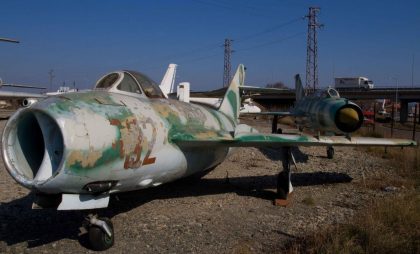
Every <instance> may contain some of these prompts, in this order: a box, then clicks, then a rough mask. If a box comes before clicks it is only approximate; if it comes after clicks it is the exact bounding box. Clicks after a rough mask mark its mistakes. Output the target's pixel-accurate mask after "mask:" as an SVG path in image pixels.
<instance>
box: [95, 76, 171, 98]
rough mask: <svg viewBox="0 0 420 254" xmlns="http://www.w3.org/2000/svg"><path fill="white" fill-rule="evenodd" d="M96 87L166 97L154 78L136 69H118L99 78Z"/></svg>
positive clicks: (117, 91)
mask: <svg viewBox="0 0 420 254" xmlns="http://www.w3.org/2000/svg"><path fill="white" fill-rule="evenodd" d="M94 89H95V90H107V91H110V92H116V93H123V94H130V95H136V94H137V95H146V96H147V97H149V98H165V96H164V95H163V93H162V91H161V90H160V88H159V86H158V85H157V84H156V83H155V82H154V81H153V80H151V79H150V78H149V77H147V76H146V75H144V74H141V73H139V72H136V71H116V72H112V73H110V74H107V75H105V76H103V77H102V78H101V79H99V80H98V82H97V83H96V85H95V88H94Z"/></svg>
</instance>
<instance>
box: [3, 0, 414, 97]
mask: <svg viewBox="0 0 420 254" xmlns="http://www.w3.org/2000/svg"><path fill="white" fill-rule="evenodd" d="M309 6H319V7H321V13H320V15H319V21H320V22H321V23H323V24H324V25H325V27H324V28H323V29H322V30H320V31H319V36H318V45H319V48H318V50H319V76H320V85H322V86H327V85H329V84H331V83H332V78H333V76H334V75H335V76H367V77H369V78H371V79H372V80H374V82H375V83H376V84H392V83H395V82H396V81H397V82H398V83H399V85H408V86H411V74H412V68H411V67H412V59H413V55H414V60H415V61H414V84H415V85H419V86H420V1H418V0H407V1H394V0H383V1H379V0H378V1H359V0H354V1H321V0H320V1H303V0H302V1H300V0H259V1H256V0H242V1H236V0H235V1H233V0H232V1H228V0H182V1H169V0H155V1H99V0H98V1H92V0H86V1H76V0H73V1H64V0H63V1H43V0H38V1H23V0H13V1H12V0H10V1H6V0H3V1H1V3H0V37H10V38H16V39H19V40H20V41H21V43H20V44H9V43H0V77H1V78H3V80H5V81H8V82H13V83H27V84H40V85H45V86H49V78H48V71H49V70H50V69H54V71H55V76H56V77H55V78H54V89H56V88H57V87H58V86H60V85H61V84H62V83H63V82H66V84H71V83H73V81H75V82H76V85H77V86H78V87H79V88H90V87H92V85H93V84H94V83H95V81H96V80H97V79H98V78H99V77H101V76H102V75H104V74H106V73H107V72H110V71H112V70H117V69H132V70H137V71H141V72H144V73H146V74H148V75H149V76H150V77H151V78H153V79H154V80H155V81H157V82H160V80H161V78H162V76H163V74H164V72H165V70H166V68H167V66H168V64H169V63H172V62H173V63H177V64H178V65H179V67H178V75H177V82H182V81H189V82H191V86H192V89H193V90H208V89H216V88H220V87H221V86H222V80H223V47H222V44H223V41H224V39H225V38H231V39H233V40H234V41H233V49H234V50H235V52H234V53H233V56H232V66H233V67H232V69H236V66H237V65H238V64H239V63H243V64H245V66H246V67H247V77H246V83H247V84H248V85H258V86H265V85H266V84H267V83H272V82H276V81H283V82H285V83H286V84H287V85H288V86H292V85H293V82H292V78H293V75H294V74H296V73H301V74H302V75H303V78H304V74H305V64H306V31H307V21H306V20H303V19H299V18H300V17H303V16H304V15H306V14H307V12H308V7H309Z"/></svg>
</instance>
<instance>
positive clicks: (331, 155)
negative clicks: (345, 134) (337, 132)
mask: <svg viewBox="0 0 420 254" xmlns="http://www.w3.org/2000/svg"><path fill="white" fill-rule="evenodd" d="M327 158H328V159H332V158H334V148H333V147H332V146H327Z"/></svg>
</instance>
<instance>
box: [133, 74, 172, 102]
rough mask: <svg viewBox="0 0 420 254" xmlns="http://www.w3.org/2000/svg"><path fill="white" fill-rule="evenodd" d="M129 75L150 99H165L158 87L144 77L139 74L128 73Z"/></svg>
mask: <svg viewBox="0 0 420 254" xmlns="http://www.w3.org/2000/svg"><path fill="white" fill-rule="evenodd" d="M130 74H131V75H133V77H134V78H135V79H136V80H137V83H139V84H140V86H141V87H142V88H143V91H144V93H145V94H146V96H147V97H150V98H165V97H164V96H163V93H162V91H161V90H160V88H159V86H158V85H157V84H156V83H155V82H154V81H153V80H151V79H150V78H149V77H147V76H146V75H143V74H141V73H139V72H135V71H130Z"/></svg>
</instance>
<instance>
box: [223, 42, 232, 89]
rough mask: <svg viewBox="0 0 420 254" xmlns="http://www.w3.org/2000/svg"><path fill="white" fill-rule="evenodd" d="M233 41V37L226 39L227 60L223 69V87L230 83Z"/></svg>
mask: <svg viewBox="0 0 420 254" xmlns="http://www.w3.org/2000/svg"><path fill="white" fill-rule="evenodd" d="M232 41H233V40H231V39H225V44H224V45H223V46H224V47H225V61H224V69H223V87H228V86H229V84H230V79H231V76H230V73H231V67H232V66H231V62H230V58H231V55H232V53H233V50H232V44H231V43H232Z"/></svg>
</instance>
